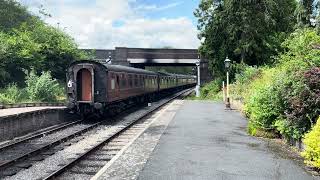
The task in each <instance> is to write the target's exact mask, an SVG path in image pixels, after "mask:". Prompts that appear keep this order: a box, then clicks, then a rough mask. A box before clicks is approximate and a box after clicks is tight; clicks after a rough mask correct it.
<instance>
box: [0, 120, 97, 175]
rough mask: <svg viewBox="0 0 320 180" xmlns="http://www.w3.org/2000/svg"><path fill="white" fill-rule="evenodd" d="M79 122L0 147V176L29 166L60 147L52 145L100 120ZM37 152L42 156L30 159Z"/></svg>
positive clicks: (69, 138)
mask: <svg viewBox="0 0 320 180" xmlns="http://www.w3.org/2000/svg"><path fill="white" fill-rule="evenodd" d="M81 123H83V121H82V120H78V121H75V122H71V123H67V124H63V125H62V126H59V127H56V128H54V129H50V130H48V131H45V132H41V133H39V134H35V135H33V136H30V137H27V138H24V139H21V140H18V141H16V142H14V143H11V144H8V145H5V146H3V147H1V148H0V178H3V177H5V176H12V175H14V174H16V173H17V172H18V171H19V170H21V169H25V168H28V167H30V166H31V164H32V161H39V160H41V159H43V158H44V156H45V155H50V154H53V153H54V151H57V150H59V149H61V147H57V148H56V149H53V148H54V147H56V146H58V145H60V144H61V143H63V142H66V141H68V140H71V139H73V138H76V137H77V136H79V135H81V134H83V133H86V132H88V131H89V130H91V129H93V128H95V127H97V126H98V125H100V124H101V123H102V122H97V123H93V124H81ZM65 145H68V144H65ZM39 154H42V155H43V157H41V158H35V159H32V157H34V155H39Z"/></svg>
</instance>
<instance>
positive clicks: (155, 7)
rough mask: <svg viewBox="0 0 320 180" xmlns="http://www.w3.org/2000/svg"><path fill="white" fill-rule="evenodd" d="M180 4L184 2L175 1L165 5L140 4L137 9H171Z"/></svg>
mask: <svg viewBox="0 0 320 180" xmlns="http://www.w3.org/2000/svg"><path fill="white" fill-rule="evenodd" d="M180 4H182V2H174V3H171V4H167V5H165V6H157V5H155V4H153V5H140V6H138V7H136V8H135V9H136V10H139V11H150V10H151V11H162V10H166V9H170V8H173V7H176V6H179V5H180Z"/></svg>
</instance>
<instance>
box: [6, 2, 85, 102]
mask: <svg viewBox="0 0 320 180" xmlns="http://www.w3.org/2000/svg"><path fill="white" fill-rule="evenodd" d="M39 12H40V13H41V17H38V16H35V15H33V14H31V13H30V12H29V11H28V10H27V8H26V7H24V6H22V5H21V4H20V3H18V2H16V1H15V0H0V103H19V102H25V101H26V102H42V101H52V102H55V101H59V100H61V99H63V93H62V92H63V91H64V90H63V87H64V81H65V69H66V67H67V66H68V64H69V63H71V62H72V61H74V60H79V59H84V58H86V57H87V56H88V55H86V54H84V53H83V52H81V51H80V50H78V47H77V44H76V43H75V42H74V40H73V39H72V38H71V37H70V36H69V35H67V34H66V33H65V32H64V30H63V29H60V28H59V27H52V26H50V25H48V24H46V23H45V22H44V21H43V19H44V17H50V16H51V15H50V14H48V13H46V12H45V9H44V8H43V7H41V8H39ZM31 72H32V73H31ZM35 77H37V81H34V80H35V79H33V78H35ZM46 83H48V85H45V84H46ZM44 90H45V92H44Z"/></svg>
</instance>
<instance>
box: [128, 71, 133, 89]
mask: <svg viewBox="0 0 320 180" xmlns="http://www.w3.org/2000/svg"><path fill="white" fill-rule="evenodd" d="M128 81H129V87H130V88H131V87H132V75H131V74H129V75H128Z"/></svg>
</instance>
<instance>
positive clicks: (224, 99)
mask: <svg viewBox="0 0 320 180" xmlns="http://www.w3.org/2000/svg"><path fill="white" fill-rule="evenodd" d="M222 94H223V102H226V90H225V85H224V81H222Z"/></svg>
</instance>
